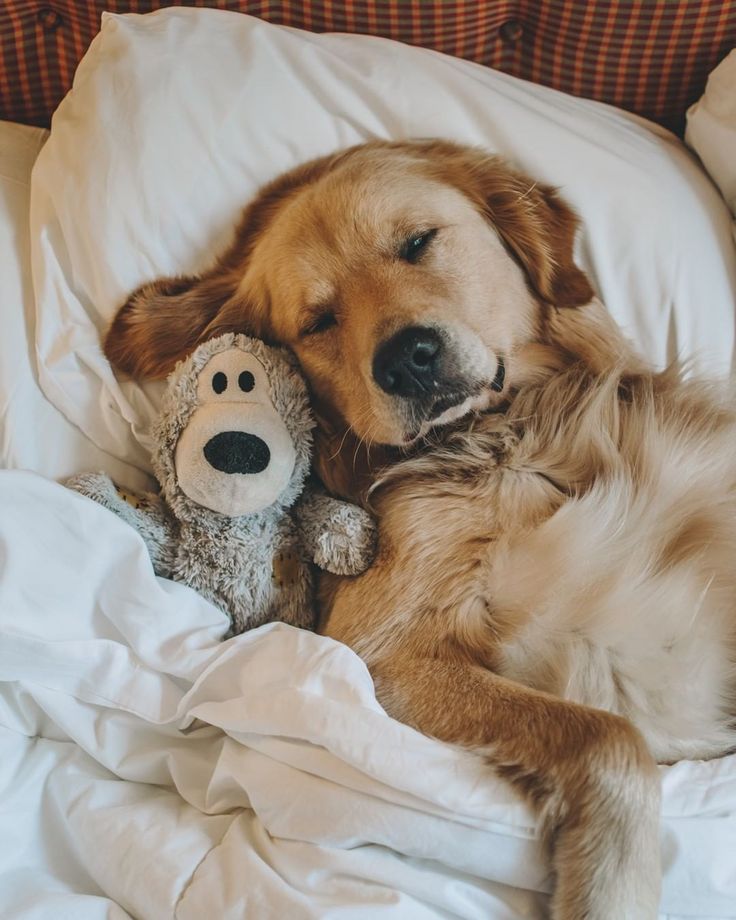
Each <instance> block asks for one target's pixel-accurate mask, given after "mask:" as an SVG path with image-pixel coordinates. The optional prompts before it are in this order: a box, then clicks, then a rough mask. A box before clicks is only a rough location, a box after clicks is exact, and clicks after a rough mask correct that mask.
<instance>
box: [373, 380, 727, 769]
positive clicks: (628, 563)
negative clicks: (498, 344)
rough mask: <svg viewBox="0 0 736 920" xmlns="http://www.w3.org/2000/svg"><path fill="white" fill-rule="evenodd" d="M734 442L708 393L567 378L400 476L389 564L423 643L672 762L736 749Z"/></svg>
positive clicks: (660, 384)
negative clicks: (428, 621) (616, 722)
mask: <svg viewBox="0 0 736 920" xmlns="http://www.w3.org/2000/svg"><path fill="white" fill-rule="evenodd" d="M734 447H736V425H735V424H734V418H733V415H732V413H731V412H730V411H728V410H727V409H725V408H723V407H714V405H713V403H712V401H711V397H710V395H708V394H707V393H705V392H704V391H703V390H702V388H698V387H696V386H695V385H691V386H684V387H683V385H681V384H680V383H679V381H677V380H676V379H675V378H674V377H673V376H672V375H662V376H661V377H660V378H656V379H655V381H654V383H652V381H651V378H648V379H647V380H641V381H639V380H636V379H632V380H625V381H621V380H620V379H618V378H614V377H611V378H605V379H596V378H593V377H590V376H587V375H585V374H583V373H582V372H581V371H579V370H577V369H573V370H572V371H569V372H567V373H565V374H560V375H559V377H558V378H556V379H555V380H553V381H550V382H548V383H547V384H546V385H545V386H544V387H541V388H537V389H534V390H531V389H530V390H528V391H527V392H522V393H519V394H518V396H517V397H516V398H515V400H514V401H513V402H512V404H511V406H510V408H509V410H508V412H506V413H505V414H503V415H496V416H487V417H484V418H481V419H479V420H477V421H476V423H475V425H474V428H473V430H471V431H469V432H455V433H453V434H451V435H450V436H449V437H448V438H447V439H446V441H445V443H444V445H443V447H442V448H439V449H435V450H433V451H431V452H429V453H427V454H426V455H423V456H421V457H417V458H415V459H412V460H410V461H407V462H406V463H405V464H404V468H403V469H401V468H399V469H398V470H395V471H393V472H392V474H391V476H390V477H389V479H388V481H387V483H386V487H385V493H381V492H379V494H378V504H379V506H380V516H381V518H382V526H381V529H382V533H384V532H385V533H387V534H390V535H391V545H390V547H387V548H386V556H385V557H384V558H386V559H387V561H386V562H385V563H384V564H390V565H391V566H392V568H394V569H395V570H396V571H397V572H401V573H403V574H402V575H400V576H399V582H400V584H397V591H399V592H401V594H402V595H403V596H404V597H411V598H412V602H411V603H412V607H413V611H414V612H415V613H416V612H417V608H419V609H421V611H422V616H423V617H432V618H433V619H434V620H435V624H434V625H435V628H434V630H431V631H429V630H428V631H426V632H428V633H429V632H431V634H432V635H434V636H435V637H437V636H441V637H442V638H441V639H440V640H439V641H441V642H443V643H446V644H447V645H449V646H452V645H456V646H457V647H458V648H463V649H465V650H466V651H467V650H470V654H472V655H473V656H474V657H475V658H476V660H477V661H478V663H481V664H483V665H485V666H487V667H490V668H492V669H493V670H495V671H497V672H499V673H501V674H503V675H504V676H507V677H509V678H512V679H515V680H518V681H520V682H522V683H524V684H527V685H529V686H532V687H535V688H537V689H540V690H546V691H549V692H551V693H554V694H555V695H558V696H562V697H565V698H567V699H571V700H576V701H578V702H582V703H585V704H588V705H591V706H595V707H599V708H603V709H608V710H611V711H614V712H618V713H620V714H622V715H626V716H627V717H629V718H630V719H631V720H632V721H633V722H634V723H635V724H636V725H637V727H638V728H639V729H640V730H641V731H642V732H643V734H644V735H645V737H646V739H647V741H648V743H649V745H650V747H651V749H652V751H653V753H654V754H655V756H656V757H657V758H658V759H660V760H662V761H669V760H674V759H678V758H680V757H698V756H711V755H713V754H715V753H720V752H722V751H723V750H724V749H725V748H728V747H729V746H733V745H734V744H736V732H735V731H734V726H733V724H732V723H731V724H730V725H729V715H728V713H729V712H731V713H732V712H733V702H734V689H735V687H736V668H735V667H734V662H736V565H735V564H734V563H735V562H736V450H734ZM404 606H406V603H404ZM424 651H425V652H428V653H429V654H431V651H432V650H431V649H428V650H424ZM685 675H687V677H685Z"/></svg>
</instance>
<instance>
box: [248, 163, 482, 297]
mask: <svg viewBox="0 0 736 920" xmlns="http://www.w3.org/2000/svg"><path fill="white" fill-rule="evenodd" d="M473 219H476V220H477V219H478V213H477V211H476V209H475V207H474V206H473V204H472V203H471V202H470V201H469V199H468V198H467V196H466V195H465V194H464V193H463V192H462V191H460V190H459V189H458V188H456V187H455V186H453V185H452V184H450V183H449V182H443V181H441V180H440V179H437V178H434V177H431V176H427V175H425V174H423V173H422V171H421V169H420V168H419V167H418V166H417V164H416V163H413V164H412V163H410V162H409V163H391V162H389V163H387V164H383V165H382V166H379V165H376V164H371V163H368V164H364V165H363V166H361V164H357V165H355V166H353V167H351V168H350V169H345V170H338V171H336V172H335V173H334V174H332V173H330V174H328V175H327V176H324V177H322V178H321V179H320V180H318V181H317V182H315V183H314V185H312V186H309V187H308V188H305V189H303V190H301V191H300V192H299V193H298V194H297V195H296V196H295V198H294V199H292V200H291V201H290V202H289V203H288V205H287V206H286V207H284V208H283V209H282V210H281V211H280V212H279V213H278V214H277V215H276V217H275V218H274V221H273V223H272V224H271V226H270V228H269V231H268V233H267V234H266V238H265V239H264V240H263V241H262V243H263V244H264V245H263V248H262V249H261V253H262V254H263V256H264V258H263V259H261V260H260V263H261V265H262V266H264V268H265V271H266V273H267V276H268V278H267V285H268V288H269V289H270V290H271V291H272V292H275V296H277V297H278V298H279V299H282V298H283V297H284V291H285V290H290V291H294V290H297V289H298V290H301V291H302V292H304V291H305V290H306V289H309V290H310V293H308V294H306V297H305V299H306V300H308V301H310V302H319V301H320V300H325V301H326V300H329V296H330V294H329V291H330V280H331V279H337V278H339V276H340V275H341V274H344V273H345V272H346V271H348V272H350V271H353V270H355V269H362V268H363V267H364V266H365V265H367V264H368V263H369V261H370V259H371V258H372V257H373V256H379V257H381V256H385V255H386V253H387V252H391V251H393V248H395V247H396V246H398V245H399V243H400V242H401V241H402V240H403V239H404V238H406V237H409V236H410V235H411V234H413V233H417V232H424V231H426V230H429V229H433V228H437V227H443V226H448V225H457V224H461V223H466V222H468V221H472V220H473ZM315 286H316V289H315V290H314V291H311V288H312V287H315Z"/></svg>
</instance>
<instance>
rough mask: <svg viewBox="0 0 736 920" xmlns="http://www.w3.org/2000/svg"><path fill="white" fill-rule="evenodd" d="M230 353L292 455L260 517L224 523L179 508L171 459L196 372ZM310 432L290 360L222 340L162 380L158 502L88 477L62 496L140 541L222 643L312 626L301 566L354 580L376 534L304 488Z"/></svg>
mask: <svg viewBox="0 0 736 920" xmlns="http://www.w3.org/2000/svg"><path fill="white" fill-rule="evenodd" d="M232 348H238V349H241V350H243V351H246V352H250V353H252V354H253V355H254V356H255V357H256V358H257V359H258V361H259V362H260V363H261V364H262V365H263V366H264V367H265V369H266V373H267V376H268V382H269V387H270V391H271V393H270V395H271V401H272V403H273V405H274V407H275V409H276V411H277V412H278V413H279V415H280V417H281V418H282V420H283V422H284V423H285V425H286V427H287V430H288V432H289V435H290V436H291V439H292V441H293V444H294V447H295V449H296V463H295V466H294V471H293V474H292V476H291V479H290V481H289V483H288V485H287V486H286V488H285V489H284V490H283V491H282V492H281V494H280V495H279V496H278V498H277V499H276V500H275V501H274V502H273V504H271V505H270V506H269V507H268V508H266V509H265V510H263V511H260V512H256V513H253V514H244V515H241V516H240V517H227V516H226V515H224V514H220V513H218V512H217V511H211V510H209V509H208V508H205V507H203V506H202V505H200V504H197V503H196V502H194V501H192V500H191V499H190V498H188V497H187V496H186V495H185V494H184V493H183V492H182V490H181V489H180V488H179V484H178V482H177V477H176V470H175V466H174V454H175V450H176V445H177V442H178V440H179V437H180V435H181V433H182V431H183V430H184V428H185V427H186V426H187V423H188V422H189V420H190V418H191V417H192V415H193V414H194V412H195V410H196V408H197V382H198V378H199V374H200V371H201V370H202V368H204V366H205V365H206V364H207V363H208V361H209V360H210V359H211V358H212V357H213V356H214V355H215V354H217V353H218V352H221V351H225V350H227V349H232ZM313 425H314V422H313V419H312V416H311V413H310V411H309V404H308V399H307V393H306V387H305V385H304V382H303V380H302V378H301V376H300V375H299V373H298V372H297V370H296V364H295V362H294V359H293V358H292V357H291V356H290V355H289V354H288V353H287V352H285V351H283V350H281V349H275V348H269V347H268V346H266V345H264V344H263V343H262V342H260V341H257V340H254V339H250V338H247V337H246V336H242V335H241V336H235V335H232V334H227V335H224V336H220V337H219V338H217V339H212V340H210V341H208V342H206V343H205V344H204V345H201V346H200V347H199V348H198V349H197V350H196V351H195V352H194V353H193V354H192V355H191V356H190V357H189V358H187V359H186V361H183V362H181V363H180V364H179V365H178V366H177V368H176V369H175V370H174V372H173V374H172V375H171V377H170V378H169V385H168V387H167V390H166V393H165V394H164V397H163V400H162V406H161V414H160V416H159V419H158V422H157V423H156V425H155V426H154V440H155V445H156V446H155V449H154V454H153V457H152V465H153V469H154V472H155V474H156V477H157V479H158V480H159V483H160V485H161V496H158V495H154V494H148V493H147V494H144V495H140V496H133V497H131V496H127V498H126V495H125V493H123V492H121V491H120V490H118V489H117V487H116V486H115V485H114V483H113V482H112V480H110V478H109V477H108V476H107V475H106V474H105V473H87V474H82V475H80V476H76V477H74V478H73V479H71V480H69V481H68V482H67V485H68V486H69V487H70V488H73V489H75V490H76V491H78V492H81V493H82V494H84V495H87V496H88V497H89V498H93V499H95V500H96V501H98V502H99V503H100V504H102V505H104V506H105V507H106V508H109V509H110V510H111V511H114V512H115V513H116V514H117V515H119V516H120V517H121V518H122V519H123V520H125V521H126V522H127V523H129V524H130V525H131V526H133V527H135V529H136V530H137V531H138V532H139V534H140V535H141V537H142V538H143V540H144V541H145V543H146V545H147V547H148V550H149V553H150V555H151V560H152V562H153V567H154V569H155V571H156V573H157V574H158V575H162V576H164V577H167V578H173V579H174V580H175V581H180V582H184V583H185V584H187V585H190V586H191V587H192V588H194V589H195V590H197V591H198V592H199V593H200V594H202V595H203V596H205V597H206V598H208V599H209V600H210V601H212V602H213V603H214V604H216V605H217V606H218V607H220V608H221V609H222V610H223V611H225V612H226V613H227V614H228V615H229V617H230V620H231V629H230V635H234V634H237V633H241V632H243V631H244V630H246V629H252V628H254V627H256V626H260V625H261V624H262V623H266V622H269V621H271V620H282V621H284V622H286V623H291V624H292V625H294V626H300V627H305V628H312V627H313V626H314V625H315V609H314V592H313V586H312V573H311V569H310V565H309V563H310V562H312V561H314V562H315V563H316V564H317V565H319V566H320V567H321V568H323V569H326V570H327V571H331V572H335V573H337V574H341V575H350V574H358V573H360V572H362V571H363V570H364V569H366V568H367V567H368V565H369V564H370V562H371V560H372V558H373V552H374V546H375V527H374V524H373V521H372V519H371V518H370V516H369V515H368V514H366V512H364V511H363V510H362V509H360V508H358V507H356V506H355V505H349V504H347V503H346V502H342V501H338V500H337V499H333V498H331V497H329V496H328V495H326V494H325V493H324V492H323V491H322V490H321V489H320V488H318V487H316V486H314V485H313V484H312V483H311V482H309V483H308V484H307V485H306V487H305V482H306V477H307V474H308V472H309V464H310V457H311V448H312V428H313Z"/></svg>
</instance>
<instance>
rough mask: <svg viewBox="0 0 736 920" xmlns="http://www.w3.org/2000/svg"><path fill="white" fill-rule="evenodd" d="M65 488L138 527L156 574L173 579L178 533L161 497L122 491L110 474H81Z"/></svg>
mask: <svg viewBox="0 0 736 920" xmlns="http://www.w3.org/2000/svg"><path fill="white" fill-rule="evenodd" d="M64 485H65V486H67V488H69V489H74V491H75V492H80V493H81V494H82V495H86V496H87V498H92V499H94V500H95V501H96V502H99V504H101V505H103V506H104V507H105V508H107V509H109V510H110V511H113V512H114V513H115V514H117V516H118V517H119V518H122V519H123V520H124V521H125V522H126V523H127V524H130V526H131V527H134V528H135V529H136V530H137V531H138V533H139V534H140V535H141V537H142V538H143V542H144V543H145V544H146V546H147V547H148V552H149V553H150V556H151V562H152V563H153V568H154V571H155V572H156V574H157V575H163V576H164V577H170V576H171V568H172V565H173V554H174V546H175V542H176V531H175V525H174V523H173V521H172V520H171V518H170V516H169V515H168V514H167V512H166V508H165V506H164V503H163V502H162V501H161V499H160V498H159V497H158V495H154V494H153V493H152V492H144V493H143V494H141V495H133V494H131V493H130V492H126V491H125V490H123V489H119V488H118V487H117V486H116V485H115V483H114V482H113V481H112V479H110V477H109V476H108V475H107V473H81V474H79V475H78V476H72V477H71V479H67V480H66V481H65V482H64Z"/></svg>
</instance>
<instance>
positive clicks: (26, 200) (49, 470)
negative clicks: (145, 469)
mask: <svg viewBox="0 0 736 920" xmlns="http://www.w3.org/2000/svg"><path fill="white" fill-rule="evenodd" d="M47 135H48V132H47V131H45V130H44V129H43V128H31V127H29V126H28V125H16V124H13V123H12V122H9V121H0V329H1V330H2V334H1V335H0V467H2V468H3V469H25V470H33V471H34V472H37V473H42V474H43V475H45V476H49V477H52V478H57V477H62V476H68V475H70V474H71V473H73V472H75V471H77V470H79V468H80V466H82V465H84V466H91V467H92V468H97V467H101V466H104V467H105V468H106V469H108V470H109V471H110V473H111V474H113V475H116V476H119V477H123V476H124V477H125V479H126V481H129V482H130V484H131V486H133V487H135V484H136V471H135V470H133V469H131V468H130V467H127V466H123V465H121V464H119V463H118V462H117V461H116V460H115V459H114V458H113V457H111V456H109V455H107V454H103V453H102V452H101V451H100V450H99V449H98V448H96V447H95V445H94V444H92V443H91V442H90V441H89V440H88V439H87V438H85V437H84V435H83V434H82V433H81V432H80V431H79V429H78V428H77V427H75V426H74V425H71V424H70V423H69V421H68V420H67V419H66V418H65V417H64V416H63V415H62V414H61V413H60V412H59V410H58V409H57V408H56V407H55V406H53V405H51V403H49V401H48V400H47V399H46V397H45V396H44V394H43V392H42V391H41V389H40V388H39V386H38V381H37V377H36V361H35V355H34V351H35V348H34V339H33V336H34V321H33V317H34V300H33V285H32V282H31V253H30V238H29V231H28V219H29V217H28V212H29V205H30V192H31V169H32V168H33V164H34V162H35V160H36V157H37V156H38V152H39V150H40V149H41V147H42V146H43V144H44V142H45V140H46V137H47ZM138 478H139V480H140V484H141V485H143V483H144V481H145V480H143V479H141V478H140V475H139V477H138Z"/></svg>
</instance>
